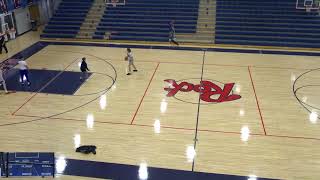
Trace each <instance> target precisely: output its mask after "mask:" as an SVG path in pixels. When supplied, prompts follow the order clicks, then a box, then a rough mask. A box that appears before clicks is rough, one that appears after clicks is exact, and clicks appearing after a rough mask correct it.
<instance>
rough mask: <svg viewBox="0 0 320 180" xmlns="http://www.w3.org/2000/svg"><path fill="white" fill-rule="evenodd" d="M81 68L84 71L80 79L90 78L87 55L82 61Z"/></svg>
mask: <svg viewBox="0 0 320 180" xmlns="http://www.w3.org/2000/svg"><path fill="white" fill-rule="evenodd" d="M80 70H81V72H82V75H81V76H80V80H82V79H87V78H88V72H87V71H90V70H89V68H88V64H87V62H86V58H85V57H83V58H82V62H81V65H80Z"/></svg>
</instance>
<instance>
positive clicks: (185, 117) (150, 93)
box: [0, 45, 320, 180]
mask: <svg viewBox="0 0 320 180" xmlns="http://www.w3.org/2000/svg"><path fill="white" fill-rule="evenodd" d="M22 49H24V48H21V50H22ZM132 50H133V53H134V58H135V64H136V66H137V68H138V72H135V73H133V74H132V75H131V76H127V75H126V69H127V62H126V61H124V56H125V48H119V47H114V48H112V47H96V46H80V45H73V46H72V45H48V46H46V47H45V48H43V49H42V50H40V51H39V52H37V53H35V54H34V55H32V56H31V57H29V58H28V59H27V62H28V64H29V66H30V68H31V69H38V70H57V71H60V72H61V73H63V72H66V71H75V72H79V62H80V59H81V58H82V57H86V58H87V63H88V65H89V68H90V70H91V72H92V75H91V76H90V78H89V79H88V80H87V81H86V82H85V83H83V84H82V85H81V87H80V88H79V89H78V90H77V91H76V92H75V94H73V95H62V94H46V93H41V92H40V90H39V91H37V92H31V93H30V92H21V91H17V92H16V93H10V94H8V95H6V94H4V92H3V91H1V94H0V98H1V104H0V136H1V138H0V144H1V151H8V152H10V151H13V152H14V151H21V152H24V151H25V152H28V151H40V152H41V151H43V152H55V153H56V157H66V158H73V159H82V160H90V161H101V162H109V163H120V164H128V165H139V164H140V163H147V165H148V166H150V167H158V168H167V169H176V170H186V171H199V172H208V173H218V174H230V175H240V176H247V177H248V179H250V178H255V177H256V176H257V177H264V178H274V179H318V177H319V176H320V172H319V170H318V169H319V166H320V165H319V162H320V155H319V153H317V152H318V150H319V148H320V144H319V142H320V138H319V135H320V131H319V128H320V127H319V123H318V122H317V121H318V117H317V114H318V113H319V112H318V111H319V110H318V108H319V96H318V92H319V84H318V82H319V80H320V79H319V77H320V70H318V69H317V68H319V66H320V58H319V57H317V56H301V55H277V54H256V53H236V52H211V51H188V50H166V49H143V48H133V49H132ZM61 73H60V74H58V75H57V76H55V77H54V78H53V79H52V80H50V81H48V82H47V83H46V84H44V86H43V87H42V88H46V86H49V85H50V83H51V82H53V81H54V80H55V79H56V78H58V77H59V75H61ZM31 76H32V74H31ZM34 78H35V79H37V77H34ZM165 80H167V81H165ZM201 80H202V82H206V83H207V84H206V85H201V83H200V82H201ZM32 83H36V82H32ZM70 83H73V82H70ZM208 84H209V85H208ZM212 84H213V85H212ZM168 87H169V89H165V88H168ZM63 88H68V85H67V84H66V85H62V86H61V87H59V88H58V89H63ZM228 88H229V91H228ZM230 88H231V90H230ZM297 89H298V90H297ZM175 90H176V91H175ZM174 91H175V92H174ZM201 91H204V92H201ZM199 92H201V93H199ZM212 92H215V93H213V94H211V95H212V96H210V95H209V94H210V93H212ZM168 94H171V95H168ZM168 96H170V97H168ZM85 144H94V145H96V146H97V147H98V149H97V154H96V155H95V156H94V155H92V156H91V155H90V156H87V155H82V154H78V153H75V148H76V147H78V146H79V145H85ZM193 156H194V158H193ZM60 178H62V179H64V178H68V179H78V178H77V177H74V178H73V177H72V176H68V177H67V176H61V177H60ZM250 180H251V179H250Z"/></svg>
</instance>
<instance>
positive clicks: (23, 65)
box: [18, 60, 31, 86]
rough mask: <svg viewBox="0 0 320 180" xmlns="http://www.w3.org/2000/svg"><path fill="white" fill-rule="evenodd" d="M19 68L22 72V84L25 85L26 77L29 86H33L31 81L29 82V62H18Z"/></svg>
mask: <svg viewBox="0 0 320 180" xmlns="http://www.w3.org/2000/svg"><path fill="white" fill-rule="evenodd" d="M18 68H19V71H20V78H21V83H22V84H24V77H25V78H26V80H27V83H28V86H29V85H30V84H31V83H30V80H29V75H28V74H29V67H28V64H27V62H25V61H24V60H20V61H18Z"/></svg>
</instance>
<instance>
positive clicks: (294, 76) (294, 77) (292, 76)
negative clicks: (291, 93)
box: [291, 74, 296, 82]
mask: <svg viewBox="0 0 320 180" xmlns="http://www.w3.org/2000/svg"><path fill="white" fill-rule="evenodd" d="M295 80H296V75H294V74H291V81H292V82H293V81H295Z"/></svg>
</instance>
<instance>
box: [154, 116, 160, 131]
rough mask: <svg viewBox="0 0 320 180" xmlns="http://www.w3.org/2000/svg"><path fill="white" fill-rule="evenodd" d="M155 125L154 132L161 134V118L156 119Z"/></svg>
mask: <svg viewBox="0 0 320 180" xmlns="http://www.w3.org/2000/svg"><path fill="white" fill-rule="evenodd" d="M153 127H154V133H156V134H160V128H161V124H160V120H159V119H156V120H155V121H154V124H153Z"/></svg>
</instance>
